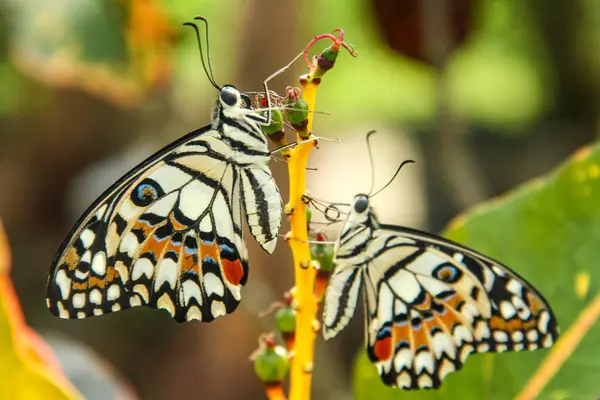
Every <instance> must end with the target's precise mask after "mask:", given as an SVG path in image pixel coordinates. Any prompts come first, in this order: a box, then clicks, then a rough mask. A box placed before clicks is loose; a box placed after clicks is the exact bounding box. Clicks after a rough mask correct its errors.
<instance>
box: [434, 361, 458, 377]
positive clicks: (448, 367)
mask: <svg viewBox="0 0 600 400" xmlns="http://www.w3.org/2000/svg"><path fill="white" fill-rule="evenodd" d="M455 370H456V368H454V364H452V363H451V362H450V361H449V360H446V359H444V360H442V362H441V365H440V368H439V370H438V375H439V377H440V381H442V380H444V378H445V377H446V375H448V374H449V373H450V372H454V371H455Z"/></svg>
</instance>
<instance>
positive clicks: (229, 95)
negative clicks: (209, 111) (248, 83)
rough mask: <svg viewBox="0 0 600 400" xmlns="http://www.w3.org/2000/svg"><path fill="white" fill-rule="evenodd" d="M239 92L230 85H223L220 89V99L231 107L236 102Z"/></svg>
mask: <svg viewBox="0 0 600 400" xmlns="http://www.w3.org/2000/svg"><path fill="white" fill-rule="evenodd" d="M238 98H239V93H237V91H235V89H233V88H231V87H224V88H223V89H221V101H222V102H223V103H225V104H226V105H228V106H229V107H233V106H235V105H236V103H237V102H238Z"/></svg>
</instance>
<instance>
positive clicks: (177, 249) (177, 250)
mask: <svg viewBox="0 0 600 400" xmlns="http://www.w3.org/2000/svg"><path fill="white" fill-rule="evenodd" d="M182 245H183V244H182V243H181V242H180V243H177V244H175V243H173V239H172V238H169V239H168V242H167V244H166V245H165V249H164V252H165V253H166V252H167V251H169V250H173V251H174V252H175V253H177V256H179V254H180V251H181V246H182Z"/></svg>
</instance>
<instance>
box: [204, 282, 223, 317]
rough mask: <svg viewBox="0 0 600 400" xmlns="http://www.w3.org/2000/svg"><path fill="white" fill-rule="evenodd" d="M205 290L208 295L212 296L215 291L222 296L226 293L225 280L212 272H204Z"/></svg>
mask: <svg viewBox="0 0 600 400" xmlns="http://www.w3.org/2000/svg"><path fill="white" fill-rule="evenodd" d="M204 291H205V293H206V297H208V296H210V295H211V294H213V293H215V294H217V295H219V296H221V297H223V296H224V295H225V288H224V287H223V282H222V281H221V279H219V278H218V277H217V276H216V275H215V274H213V273H212V272H209V273H206V274H204ZM213 306H214V303H213ZM213 314H214V313H213Z"/></svg>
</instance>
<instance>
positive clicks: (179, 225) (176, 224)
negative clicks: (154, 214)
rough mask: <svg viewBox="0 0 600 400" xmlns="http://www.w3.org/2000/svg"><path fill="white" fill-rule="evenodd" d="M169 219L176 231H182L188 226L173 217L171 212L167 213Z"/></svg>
mask: <svg viewBox="0 0 600 400" xmlns="http://www.w3.org/2000/svg"><path fill="white" fill-rule="evenodd" d="M169 220H170V221H171V224H173V229H175V230H176V231H182V230H184V229H186V228H188V226H187V225H184V224H182V223H180V222H179V221H177V220H176V219H175V215H174V214H173V212H171V213H170V214H169Z"/></svg>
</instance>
